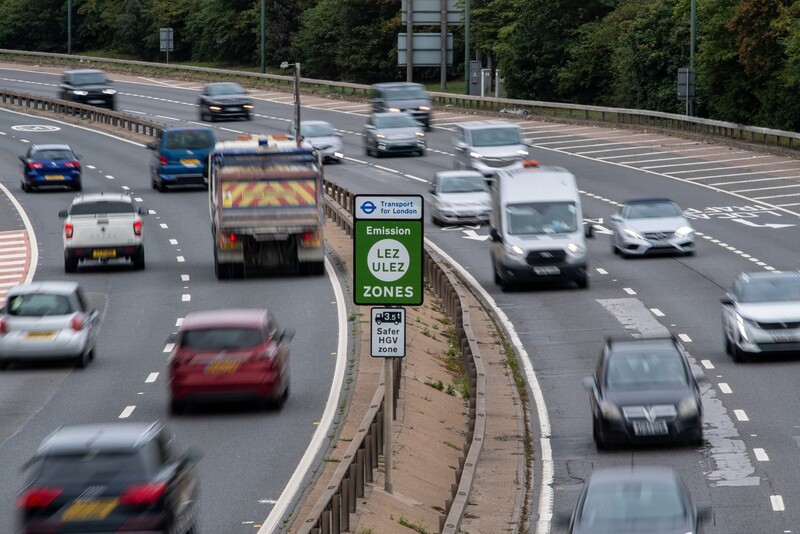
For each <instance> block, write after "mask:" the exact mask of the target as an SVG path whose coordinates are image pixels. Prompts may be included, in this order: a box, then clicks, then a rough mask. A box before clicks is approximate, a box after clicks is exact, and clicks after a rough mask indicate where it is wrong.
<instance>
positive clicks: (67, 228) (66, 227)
mask: <svg viewBox="0 0 800 534" xmlns="http://www.w3.org/2000/svg"><path fill="white" fill-rule="evenodd" d="M74 230H75V227H74V226H72V223H67V224H65V225H64V235H65V236H66V237H67V239H72V232H73V231H74Z"/></svg>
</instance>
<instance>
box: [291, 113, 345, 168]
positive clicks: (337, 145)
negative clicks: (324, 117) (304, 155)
mask: <svg viewBox="0 0 800 534" xmlns="http://www.w3.org/2000/svg"><path fill="white" fill-rule="evenodd" d="M296 133H297V132H296V131H295V126H294V124H292V125H291V126H290V127H289V135H292V136H294V135H295V134H296ZM300 135H301V136H302V137H303V140H304V141H307V142H309V143H311V146H313V147H314V148H315V149H316V150H317V151H318V152H319V153H320V155H321V156H322V157H323V159H324V160H325V161H326V162H334V163H339V162H341V161H342V158H344V153H343V152H342V134H340V133H339V132H337V131H336V130H334V129H333V125H332V124H331V123H329V122H325V121H300Z"/></svg>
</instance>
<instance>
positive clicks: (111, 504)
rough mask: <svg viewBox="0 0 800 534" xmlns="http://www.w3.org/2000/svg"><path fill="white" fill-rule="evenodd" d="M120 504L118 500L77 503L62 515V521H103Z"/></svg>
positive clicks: (91, 500) (95, 500)
mask: <svg viewBox="0 0 800 534" xmlns="http://www.w3.org/2000/svg"><path fill="white" fill-rule="evenodd" d="M118 504H119V499H118V498H116V497H115V498H113V499H89V500H85V501H83V500H82V501H75V502H74V503H72V504H71V505H70V507H69V508H67V509H66V510H64V512H63V513H62V514H61V520H62V521H102V520H103V519H105V518H106V517H108V515H109V514H110V513H111V512H113V511H114V508H116V507H117V505H118Z"/></svg>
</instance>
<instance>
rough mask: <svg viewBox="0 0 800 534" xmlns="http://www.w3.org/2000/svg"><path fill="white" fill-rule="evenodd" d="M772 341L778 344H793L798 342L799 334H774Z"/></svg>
mask: <svg viewBox="0 0 800 534" xmlns="http://www.w3.org/2000/svg"><path fill="white" fill-rule="evenodd" d="M772 339H774V340H775V341H777V342H778V343H793V342H796V341H798V336H797V334H790V333H784V332H777V333H776V332H773V333H772Z"/></svg>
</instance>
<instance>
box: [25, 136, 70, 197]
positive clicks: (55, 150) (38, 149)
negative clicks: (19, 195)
mask: <svg viewBox="0 0 800 534" xmlns="http://www.w3.org/2000/svg"><path fill="white" fill-rule="evenodd" d="M79 159H80V156H79V155H78V154H76V153H75V152H73V150H72V148H70V146H69V145H31V146H30V148H28V151H27V152H26V153H25V155H23V156H20V157H19V160H20V161H21V162H22V181H21V186H22V190H23V191H33V190H34V189H39V188H41V187H49V186H56V187H71V188H72V189H74V190H75V191H80V190H81V164H80V162H79V161H78V160H79Z"/></svg>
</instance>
